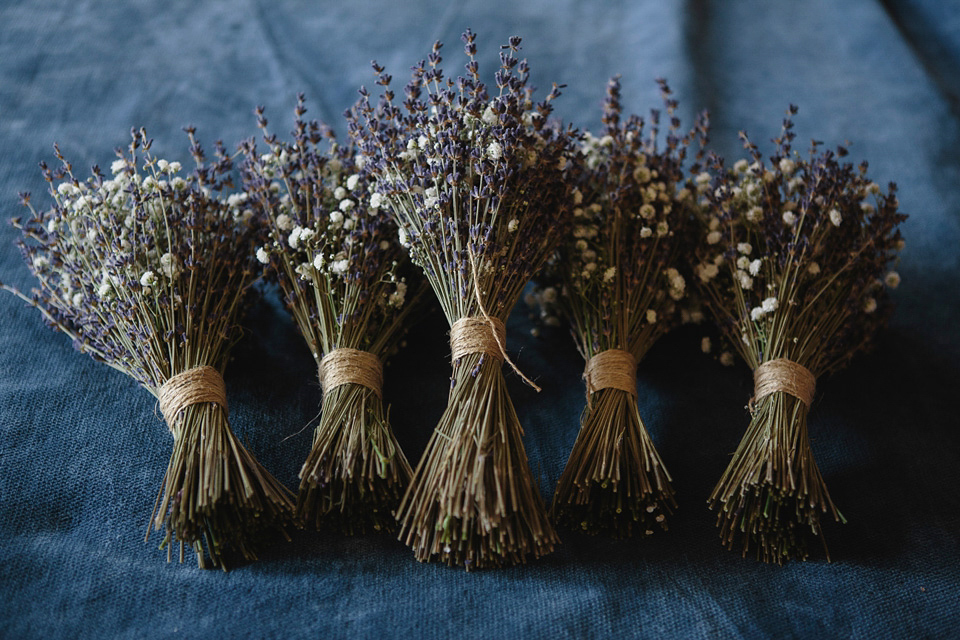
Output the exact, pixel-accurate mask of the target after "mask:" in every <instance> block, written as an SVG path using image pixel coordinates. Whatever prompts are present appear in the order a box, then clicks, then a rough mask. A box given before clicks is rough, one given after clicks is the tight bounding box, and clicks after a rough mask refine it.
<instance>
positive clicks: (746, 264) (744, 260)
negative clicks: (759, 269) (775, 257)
mask: <svg viewBox="0 0 960 640" xmlns="http://www.w3.org/2000/svg"><path fill="white" fill-rule="evenodd" d="M737 268H738V269H743V270H747V269H749V268H750V258H748V257H747V256H740V257H739V258H737Z"/></svg>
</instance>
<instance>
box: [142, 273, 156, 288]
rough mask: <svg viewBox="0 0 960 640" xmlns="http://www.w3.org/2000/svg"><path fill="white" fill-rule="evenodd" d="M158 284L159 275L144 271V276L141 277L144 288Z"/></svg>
mask: <svg viewBox="0 0 960 640" xmlns="http://www.w3.org/2000/svg"><path fill="white" fill-rule="evenodd" d="M155 284H157V274H155V273H154V272H153V271H144V272H143V275H141V276H140V285H141V286H144V287H152V286H153V285H155Z"/></svg>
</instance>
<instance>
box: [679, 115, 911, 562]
mask: <svg viewBox="0 0 960 640" xmlns="http://www.w3.org/2000/svg"><path fill="white" fill-rule="evenodd" d="M795 113H796V108H795V107H791V109H790V112H789V115H788V117H787V118H786V119H785V120H784V127H783V131H782V135H781V136H780V137H779V138H778V139H777V140H775V142H776V145H777V146H776V150H775V152H774V154H773V155H772V156H771V157H770V162H769V164H767V163H765V162H764V159H763V157H762V155H761V154H760V152H759V151H758V149H757V147H756V146H755V145H754V144H752V143H751V142H750V141H749V140H748V139H747V137H746V135H745V134H741V136H742V138H743V140H744V146H745V148H746V149H747V150H748V151H749V153H750V155H751V157H752V164H751V163H750V162H748V161H747V160H739V161H737V163H736V164H734V166H733V168H732V170H730V171H725V170H724V169H723V165H722V162H719V161H718V162H717V163H716V164H715V167H714V168H715V170H716V172H717V173H716V175H715V176H714V177H713V179H712V182H713V185H712V186H713V188H712V189H710V190H708V193H707V199H708V201H709V213H708V215H707V217H706V219H705V221H704V227H703V231H702V243H701V244H700V246H699V248H698V252H697V253H698V260H699V263H698V265H697V267H696V269H697V274H698V278H697V280H698V284H699V285H700V289H701V291H702V292H703V297H704V302H705V304H706V305H707V307H708V308H709V310H710V311H711V312H712V314H713V316H714V318H715V320H716V322H717V324H718V326H719V328H720V330H721V332H722V333H723V334H724V335H725V336H726V338H727V339H729V341H730V342H731V343H732V344H733V346H734V348H735V349H736V351H738V352H739V353H740V355H741V356H742V357H743V359H744V360H745V361H746V363H747V365H748V366H749V367H750V368H751V369H753V372H754V383H755V387H754V396H753V398H751V400H750V403H749V408H750V425H749V427H748V429H747V432H746V434H745V435H744V437H743V440H742V441H741V442H740V446H739V447H738V448H737V450H736V452H735V453H734V455H733V459H732V460H731V461H730V464H729V465H728V466H727V469H726V471H725V472H724V474H723V477H722V478H721V480H720V482H719V483H718V484H717V487H716V488H715V489H714V491H713V494H712V495H711V497H710V505H711V508H713V509H716V510H718V512H719V513H718V526H719V527H720V530H721V538H722V540H723V541H724V544H725V545H726V546H727V547H728V548H732V547H733V545H734V544H735V543H736V542H737V539H738V538H739V539H740V544H741V546H742V550H743V554H744V555H746V554H747V553H748V552H749V551H750V549H751V548H753V549H754V550H755V553H756V555H757V557H758V558H759V559H762V560H764V561H766V562H777V563H782V562H783V561H785V560H788V559H790V558H797V559H805V558H806V557H807V556H808V551H807V538H808V537H809V535H810V534H812V535H815V536H819V535H820V533H821V525H820V516H821V514H825V513H830V514H831V515H832V516H833V517H834V518H835V519H837V520H842V519H843V517H842V516H841V514H840V512H839V511H838V510H837V508H836V507H835V506H834V504H833V501H832V500H831V499H830V494H829V493H828V492H827V488H826V486H825V484H824V481H823V478H822V477H821V475H820V471H819V469H818V468H817V464H816V462H815V461H814V458H813V452H812V451H811V448H810V439H809V436H808V433H807V414H808V412H809V409H810V405H811V403H812V401H813V398H814V389H815V385H816V381H817V380H818V379H819V378H821V377H823V376H825V375H827V374H829V373H832V372H834V371H837V370H838V369H840V368H841V367H843V366H844V365H846V364H847V363H848V362H849V361H850V359H851V358H852V357H853V356H854V355H855V354H856V353H857V352H859V351H861V350H863V349H864V348H866V347H867V346H868V345H869V344H870V342H871V340H872V338H873V336H874V334H875V333H876V331H877V329H878V328H879V327H880V326H881V325H882V324H884V323H885V321H886V318H887V315H888V314H887V311H888V307H889V305H888V298H887V292H886V288H887V287H895V286H896V285H897V284H898V283H899V280H900V278H899V276H898V275H897V274H896V272H892V271H889V269H890V263H891V261H893V260H894V258H895V256H896V252H897V251H898V250H899V249H900V248H901V247H902V240H901V235H900V231H899V230H898V229H897V227H898V225H899V224H900V223H901V222H902V221H903V220H904V219H905V218H906V216H905V215H903V214H901V213H899V212H898V206H899V205H898V202H897V198H896V195H895V192H896V186H895V185H894V184H892V183H891V184H890V186H889V188H888V189H887V191H886V192H883V191H882V190H881V189H880V187H879V186H878V185H877V184H875V183H873V182H870V180H869V179H868V178H867V175H866V170H867V165H866V163H863V164H861V165H860V167H859V168H854V167H853V166H852V165H850V164H848V163H842V162H841V161H840V160H838V156H840V157H842V156H843V155H845V154H846V151H845V150H844V149H842V148H840V149H839V150H838V152H837V153H836V154H835V153H833V152H831V151H819V147H818V144H817V143H814V144H813V147H812V149H811V151H810V156H809V158H808V159H804V158H801V157H800V156H799V155H798V154H796V153H794V152H793V151H792V147H791V143H792V140H793V138H794V135H795V134H794V133H793V131H792V128H793V122H792V115H793V114H795ZM700 182H701V184H704V185H706V184H709V183H710V182H711V176H710V175H709V174H706V173H704V174H701V178H700ZM821 540H822V536H821ZM824 549H825V550H826V545H825V544H824ZM827 558H828V559H829V554H827Z"/></svg>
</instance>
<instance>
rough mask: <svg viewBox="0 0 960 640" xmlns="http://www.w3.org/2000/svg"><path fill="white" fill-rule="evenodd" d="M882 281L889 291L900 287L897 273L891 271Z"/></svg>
mask: <svg viewBox="0 0 960 640" xmlns="http://www.w3.org/2000/svg"><path fill="white" fill-rule="evenodd" d="M883 281H884V283H886V285H887V286H888V287H890V288H891V289H896V288H897V287H899V286H900V274H899V273H897V272H896V271H891V272H890V273H888V274H887V275H886V277H885V278H884V279H883Z"/></svg>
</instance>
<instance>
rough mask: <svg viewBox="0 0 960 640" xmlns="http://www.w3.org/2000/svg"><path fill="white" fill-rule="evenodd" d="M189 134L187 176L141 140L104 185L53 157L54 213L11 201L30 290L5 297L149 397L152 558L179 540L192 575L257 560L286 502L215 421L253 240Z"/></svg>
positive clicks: (246, 220)
mask: <svg viewBox="0 0 960 640" xmlns="http://www.w3.org/2000/svg"><path fill="white" fill-rule="evenodd" d="M188 133H189V134H190V140H191V144H192V147H191V153H192V154H193V156H194V158H195V159H196V161H197V164H198V166H197V169H196V170H195V171H194V172H192V173H191V174H189V175H187V176H186V177H184V176H183V175H181V173H182V172H181V168H180V165H179V163H177V162H167V161H166V160H163V159H159V158H156V157H155V156H153V155H152V154H151V153H150V146H151V141H150V140H148V139H147V138H146V134H145V133H144V132H143V131H142V130H139V131H138V130H134V131H133V133H132V142H131V144H130V146H129V152H128V153H126V154H124V153H123V152H122V151H120V150H118V152H117V154H118V156H119V158H118V159H117V160H116V161H114V163H113V165H112V173H113V175H112V177H110V178H106V177H105V176H104V175H103V174H102V173H101V172H100V170H99V169H98V168H96V167H94V170H93V176H92V177H91V178H89V179H87V180H85V181H80V180H78V179H77V178H76V177H75V176H74V174H73V172H72V168H71V166H70V164H69V163H68V162H66V161H65V160H64V159H63V157H62V156H61V154H60V152H59V150H57V157H58V159H60V160H61V162H62V163H63V166H62V167H61V168H59V169H57V170H55V171H54V170H50V169H48V168H47V167H46V166H45V165H44V166H43V170H44V175H45V178H46V180H47V182H48V183H49V184H50V192H51V195H52V196H53V199H54V203H53V205H52V206H51V207H50V208H48V209H45V210H37V209H35V208H33V206H32V205H30V204H29V200H30V198H29V194H23V196H22V199H23V201H24V202H25V203H26V204H27V206H28V207H29V208H30V211H31V214H32V215H31V216H30V217H29V218H28V219H27V220H23V221H19V220H15V221H14V224H15V225H17V226H18V228H20V229H21V230H22V232H23V241H21V243H20V247H21V250H22V252H23V255H24V257H25V259H26V261H27V264H28V266H29V267H30V269H31V271H32V272H33V273H34V275H35V276H36V277H37V279H38V281H39V288H37V289H34V290H33V295H32V296H26V295H24V294H21V293H19V292H17V291H14V293H17V295H20V297H22V298H24V299H25V300H27V301H28V302H30V303H31V304H32V305H33V306H35V307H36V308H37V309H38V310H39V311H40V312H41V313H42V314H43V316H44V318H45V319H46V321H47V322H48V323H49V324H50V325H51V326H53V327H54V328H56V329H59V330H60V331H62V332H64V333H65V334H67V335H68V336H70V337H71V338H72V339H73V344H74V346H75V347H76V348H77V349H78V350H79V351H81V352H83V353H88V354H90V355H91V356H93V358H94V359H96V360H99V361H102V362H104V363H106V364H107V365H109V366H110V367H112V368H114V369H117V370H118V371H122V372H123V373H126V374H127V375H129V376H131V377H132V378H134V379H135V380H136V381H137V382H139V383H140V384H141V385H142V386H143V387H144V388H145V389H147V390H148V391H149V392H150V393H152V394H153V395H154V396H156V397H157V398H158V401H159V405H160V410H161V412H162V414H163V417H164V419H165V420H166V422H167V426H168V427H169V429H170V431H171V433H172V434H173V439H174V444H173V453H172V455H171V456H170V462H169V465H168V467H167V471H166V474H165V476H164V482H163V487H162V489H161V491H160V494H159V495H158V498H157V505H156V507H155V509H154V517H153V518H152V520H153V526H155V527H156V528H157V529H159V530H161V531H163V535H164V538H163V541H162V544H161V548H164V547H166V549H167V555H168V559H169V558H170V556H171V551H172V548H173V546H174V545H175V544H178V543H179V547H180V551H179V559H180V561H181V562H182V561H183V550H184V546H185V545H188V546H190V547H192V548H193V549H194V551H195V552H196V556H197V562H198V564H199V565H200V566H201V567H206V566H209V564H212V565H213V566H220V567H222V568H224V569H226V568H227V560H228V558H229V557H230V556H232V555H237V554H239V555H240V556H242V557H243V558H245V559H247V560H252V559H255V557H256V555H255V553H256V549H257V547H258V545H259V543H260V542H261V541H262V540H263V539H264V538H265V537H266V536H267V534H275V533H278V532H279V533H282V534H283V535H286V533H285V526H286V524H287V523H289V521H290V520H291V517H292V513H291V512H292V508H293V504H292V500H291V498H292V496H290V494H289V492H288V491H287V490H286V489H285V488H284V487H283V486H282V485H281V484H280V483H279V482H277V480H275V479H274V478H273V477H272V476H271V475H270V474H269V473H268V472H267V471H266V470H265V469H264V468H263V467H261V466H260V464H259V463H258V462H257V461H256V460H255V459H254V457H253V455H252V454H250V452H248V451H247V450H246V449H245V448H244V446H243V445H242V444H241V443H240V441H239V440H238V439H237V438H236V437H235V436H234V434H233V432H232V431H231V429H230V425H229V422H228V420H227V403H226V394H225V388H224V383H223V378H222V377H221V374H222V371H223V369H224V366H225V365H226V362H227V356H228V353H229V350H230V347H231V346H232V345H233V344H234V343H235V342H236V340H237V339H238V338H239V337H240V334H241V330H240V326H239V324H238V320H239V317H240V315H241V313H242V311H243V309H244V304H245V299H246V294H247V291H248V289H249V286H250V284H251V283H252V282H253V280H254V278H255V273H256V271H257V270H256V269H255V262H254V260H253V250H254V247H255V245H254V239H255V237H256V234H255V228H254V226H253V225H252V221H251V219H250V218H251V217H252V213H251V212H247V211H245V210H244V209H242V208H239V207H237V206H234V205H236V204H239V203H238V202H237V200H236V199H231V200H229V201H228V200H227V199H225V198H222V197H221V196H220V194H221V192H222V190H223V189H224V187H226V186H228V185H229V180H228V177H229V171H230V169H231V163H230V160H229V158H227V157H226V155H225V154H224V153H223V150H222V149H221V148H220V147H219V145H218V148H217V154H216V160H215V161H214V162H213V163H211V164H205V161H204V154H203V151H202V149H201V147H200V145H199V144H197V143H196V142H195V141H194V138H193V131H192V130H188ZM58 180H62V181H61V182H59V184H56V182H57V181H58ZM7 288H8V289H9V287H7ZM10 290H12V289H10ZM149 535H150V532H149V528H148V532H147V536H148V537H149ZM207 557H208V558H209V563H208V559H207Z"/></svg>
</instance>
